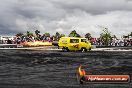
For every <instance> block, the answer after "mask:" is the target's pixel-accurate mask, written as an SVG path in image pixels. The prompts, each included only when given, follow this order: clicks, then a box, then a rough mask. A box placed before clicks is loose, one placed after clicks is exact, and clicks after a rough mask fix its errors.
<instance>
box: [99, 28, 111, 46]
mask: <svg viewBox="0 0 132 88" xmlns="http://www.w3.org/2000/svg"><path fill="white" fill-rule="evenodd" d="M100 39H101V40H102V42H103V43H104V45H105V46H108V44H109V41H110V39H111V33H110V32H109V31H108V28H105V29H103V32H102V33H101V34H100Z"/></svg>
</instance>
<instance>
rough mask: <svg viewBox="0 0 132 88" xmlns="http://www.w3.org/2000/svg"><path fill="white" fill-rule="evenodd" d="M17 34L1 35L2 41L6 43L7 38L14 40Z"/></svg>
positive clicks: (0, 41) (0, 39)
mask: <svg viewBox="0 0 132 88" xmlns="http://www.w3.org/2000/svg"><path fill="white" fill-rule="evenodd" d="M15 38H16V36H0V43H1V44H5V43H7V40H14V39H15Z"/></svg>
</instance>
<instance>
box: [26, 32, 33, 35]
mask: <svg viewBox="0 0 132 88" xmlns="http://www.w3.org/2000/svg"><path fill="white" fill-rule="evenodd" d="M26 35H27V36H34V35H33V33H32V32H30V31H27V34H26Z"/></svg>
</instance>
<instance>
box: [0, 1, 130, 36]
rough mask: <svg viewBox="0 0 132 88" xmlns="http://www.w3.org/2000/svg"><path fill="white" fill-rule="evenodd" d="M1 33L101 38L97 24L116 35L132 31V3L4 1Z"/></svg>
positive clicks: (0, 26) (0, 9)
mask: <svg viewBox="0 0 132 88" xmlns="http://www.w3.org/2000/svg"><path fill="white" fill-rule="evenodd" d="M0 1H1V3H0V34H8V33H12V34H15V33H17V32H25V31H27V30H29V31H34V30H35V28H34V27H36V28H38V29H39V30H40V31H42V32H45V31H46V32H50V33H52V34H53V33H55V32H56V31H59V32H61V33H66V34H67V33H69V32H70V31H71V30H73V29H76V30H77V31H78V32H79V33H81V34H84V33H86V32H91V33H92V34H93V35H94V36H95V35H99V33H100V28H98V27H97V25H104V26H107V27H109V29H110V31H112V32H113V34H114V33H115V34H118V35H122V34H124V33H126V34H127V33H128V32H125V30H127V31H132V29H131V26H132V24H130V23H132V20H131V17H132V13H131V11H132V2H131V1H130V0H70V1H67V0H0ZM115 29H117V31H119V30H120V33H117V31H115Z"/></svg>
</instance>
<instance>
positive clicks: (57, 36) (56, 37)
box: [54, 32, 60, 41]
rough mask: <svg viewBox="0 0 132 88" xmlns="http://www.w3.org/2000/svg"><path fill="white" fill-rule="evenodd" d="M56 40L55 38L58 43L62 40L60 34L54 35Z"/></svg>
mask: <svg viewBox="0 0 132 88" xmlns="http://www.w3.org/2000/svg"><path fill="white" fill-rule="evenodd" d="M54 38H55V40H57V41H58V40H59V39H60V33H59V32H56V33H55V35H54Z"/></svg>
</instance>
